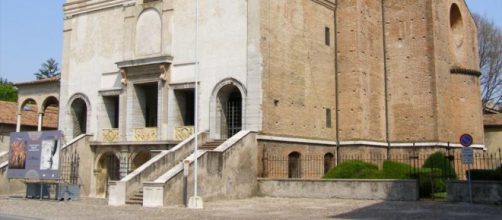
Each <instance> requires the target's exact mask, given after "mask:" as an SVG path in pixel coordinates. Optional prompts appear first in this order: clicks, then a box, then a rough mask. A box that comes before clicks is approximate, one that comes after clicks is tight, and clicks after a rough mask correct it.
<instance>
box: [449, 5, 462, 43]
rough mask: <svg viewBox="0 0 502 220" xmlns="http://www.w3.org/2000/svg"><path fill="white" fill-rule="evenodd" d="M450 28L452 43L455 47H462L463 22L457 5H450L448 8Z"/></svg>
mask: <svg viewBox="0 0 502 220" xmlns="http://www.w3.org/2000/svg"><path fill="white" fill-rule="evenodd" d="M450 28H451V32H452V34H453V41H454V43H455V46H456V47H460V46H462V43H463V37H464V21H463V20H462V13H461V12H460V8H459V7H458V5H457V4H452V5H451V7H450Z"/></svg>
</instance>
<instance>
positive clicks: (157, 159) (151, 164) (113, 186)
mask: <svg viewBox="0 0 502 220" xmlns="http://www.w3.org/2000/svg"><path fill="white" fill-rule="evenodd" d="M198 135H199V141H200V142H199V145H206V147H208V148H215V147H216V146H217V144H218V141H214V143H207V142H209V141H207V140H208V139H207V136H208V133H207V132H200V133H199V134H198ZM194 139H195V135H192V136H190V137H189V138H187V139H185V140H184V141H182V142H181V143H179V144H178V145H176V146H174V147H173V148H171V149H169V150H164V151H161V152H160V153H159V154H157V155H156V156H154V157H153V158H151V159H150V160H149V161H147V162H146V163H145V164H143V165H141V166H140V167H139V168H137V169H136V170H134V171H133V172H131V173H129V174H128V175H127V176H125V177H124V178H122V179H121V180H119V181H109V182H108V184H109V190H108V192H109V196H108V204H109V205H112V206H118V205H125V204H134V205H142V204H143V183H144V182H149V181H153V180H155V179H157V178H158V177H159V176H161V175H163V174H164V173H165V172H167V171H169V170H170V169H172V168H173V167H175V166H177V165H178V164H179V163H181V162H182V161H183V160H184V159H185V158H186V157H187V156H189V155H190V154H192V153H193V148H194V144H195V141H194ZM211 142H212V141H211ZM201 151H202V150H201Z"/></svg>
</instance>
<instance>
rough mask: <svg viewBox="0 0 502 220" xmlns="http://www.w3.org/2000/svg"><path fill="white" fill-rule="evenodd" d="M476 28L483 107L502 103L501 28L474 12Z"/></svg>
mask: <svg viewBox="0 0 502 220" xmlns="http://www.w3.org/2000/svg"><path fill="white" fill-rule="evenodd" d="M474 21H475V22H476V26H477V28H478V46H479V66H480V69H481V73H482V75H481V98H482V101H483V108H490V107H493V105H494V104H502V30H501V29H500V28H499V27H497V26H496V25H495V23H494V22H493V21H492V20H489V19H487V18H486V17H485V16H480V15H477V14H474Z"/></svg>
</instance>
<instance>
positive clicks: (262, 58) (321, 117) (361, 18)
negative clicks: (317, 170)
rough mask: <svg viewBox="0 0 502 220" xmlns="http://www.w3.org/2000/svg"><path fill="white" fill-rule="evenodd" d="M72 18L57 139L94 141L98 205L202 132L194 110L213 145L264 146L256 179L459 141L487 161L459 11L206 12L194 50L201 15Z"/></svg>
mask: <svg viewBox="0 0 502 220" xmlns="http://www.w3.org/2000/svg"><path fill="white" fill-rule="evenodd" d="M64 13H65V18H64V19H65V20H64V46H63V60H62V76H61V85H60V86H61V93H60V113H59V128H60V130H62V131H63V132H64V134H65V137H66V139H67V141H68V142H69V141H70V140H72V139H76V138H78V137H80V136H82V135H86V134H87V135H90V136H87V138H88V142H86V143H87V145H85V144H84V145H85V146H87V147H88V148H89V149H90V150H89V152H90V153H89V154H88V155H91V156H90V157H92V158H88V159H87V161H88V165H85V167H87V168H89V169H87V172H88V173H86V174H83V173H81V175H86V176H87V177H84V178H83V179H85V180H86V183H85V184H84V185H87V186H85V188H86V189H85V191H86V193H87V194H88V195H92V196H104V195H105V194H106V190H107V187H108V185H107V180H117V181H120V180H121V179H124V178H126V177H127V176H128V175H129V174H130V173H132V172H133V171H134V170H136V169H138V168H140V167H141V166H142V165H144V164H145V163H146V164H147V163H148V162H149V161H152V160H154V159H155V158H156V156H158V155H159V152H161V151H167V150H169V149H172V147H173V146H177V145H178V144H179V143H180V142H181V143H183V142H182V141H184V140H186V139H187V138H189V137H190V136H192V135H193V134H194V133H196V132H195V131H194V127H193V126H194V123H195V120H196V117H195V109H196V108H195V104H194V100H195V97H196V96H197V97H198V100H199V101H198V103H197V106H198V114H199V117H198V119H199V124H200V128H199V132H206V133H207V137H206V138H205V139H204V140H207V141H206V142H207V143H211V144H213V145H214V146H219V145H220V144H222V143H224V142H225V141H226V140H229V139H230V138H231V137H234V136H235V135H236V134H238V133H239V132H240V131H252V132H255V133H256V134H257V135H256V136H255V142H253V143H255V145H254V146H251V147H252V148H253V149H255V150H256V152H255V153H256V161H257V162H256V164H255V165H256V175H257V176H264V175H265V173H268V171H267V170H266V169H267V166H266V165H263V164H262V163H261V162H260V161H263V159H264V158H272V157H284V158H291V157H293V158H297V159H300V158H302V157H306V156H319V157H321V158H325V159H326V158H329V159H333V160H335V162H336V159H335V158H336V157H337V156H339V155H343V154H354V153H368V154H371V153H381V154H384V155H386V156H387V157H388V158H392V155H394V154H399V153H402V152H407V151H409V149H419V150H420V151H431V150H432V151H434V150H437V149H444V148H445V147H452V148H457V147H460V144H459V141H458V137H459V136H460V135H462V134H464V133H469V134H471V135H472V136H473V137H474V142H475V143H474V147H476V148H478V149H483V148H484V143H483V124H482V123H483V120H482V112H481V100H480V95H479V91H480V84H479V75H480V72H479V67H478V63H479V62H478V60H479V58H478V49H477V39H476V27H475V24H474V21H473V19H472V16H471V14H470V12H469V9H468V8H467V6H466V4H465V2H464V1H463V0H417V1H402V0H382V1H373V0H372V1H370V0H294V1H291V0H247V1H244V0H212V1H200V14H199V28H198V35H197V37H198V41H197V43H196V41H195V36H196V23H195V19H196V16H195V1H186V0H84V1H82V0H67V2H66V3H65V5H64ZM196 45H198V64H199V65H198V66H199V77H198V79H199V80H198V81H197V82H196V81H195V74H194V72H195V68H196V65H195V64H196V60H195V46H196ZM196 84H197V85H198V86H199V90H198V91H199V92H198V93H197V94H195V85H196ZM203 144H204V143H203ZM211 144H208V145H211ZM253 166H254V165H253ZM319 175H320V174H314V175H312V176H309V175H307V174H303V173H300V174H298V176H296V177H302V178H319V177H320V176H319ZM288 176H289V177H291V174H288V173H287V172H285V173H276V174H275V176H274V175H272V176H271V177H280V178H282V177H288Z"/></svg>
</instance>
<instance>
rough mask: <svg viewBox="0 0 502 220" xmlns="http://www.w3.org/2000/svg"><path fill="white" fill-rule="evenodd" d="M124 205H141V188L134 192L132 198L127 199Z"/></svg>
mask: <svg viewBox="0 0 502 220" xmlns="http://www.w3.org/2000/svg"><path fill="white" fill-rule="evenodd" d="M126 204H128V205H143V188H141V189H140V190H138V191H136V192H135V193H134V194H133V195H132V196H130V197H129V198H127V200H126Z"/></svg>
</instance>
